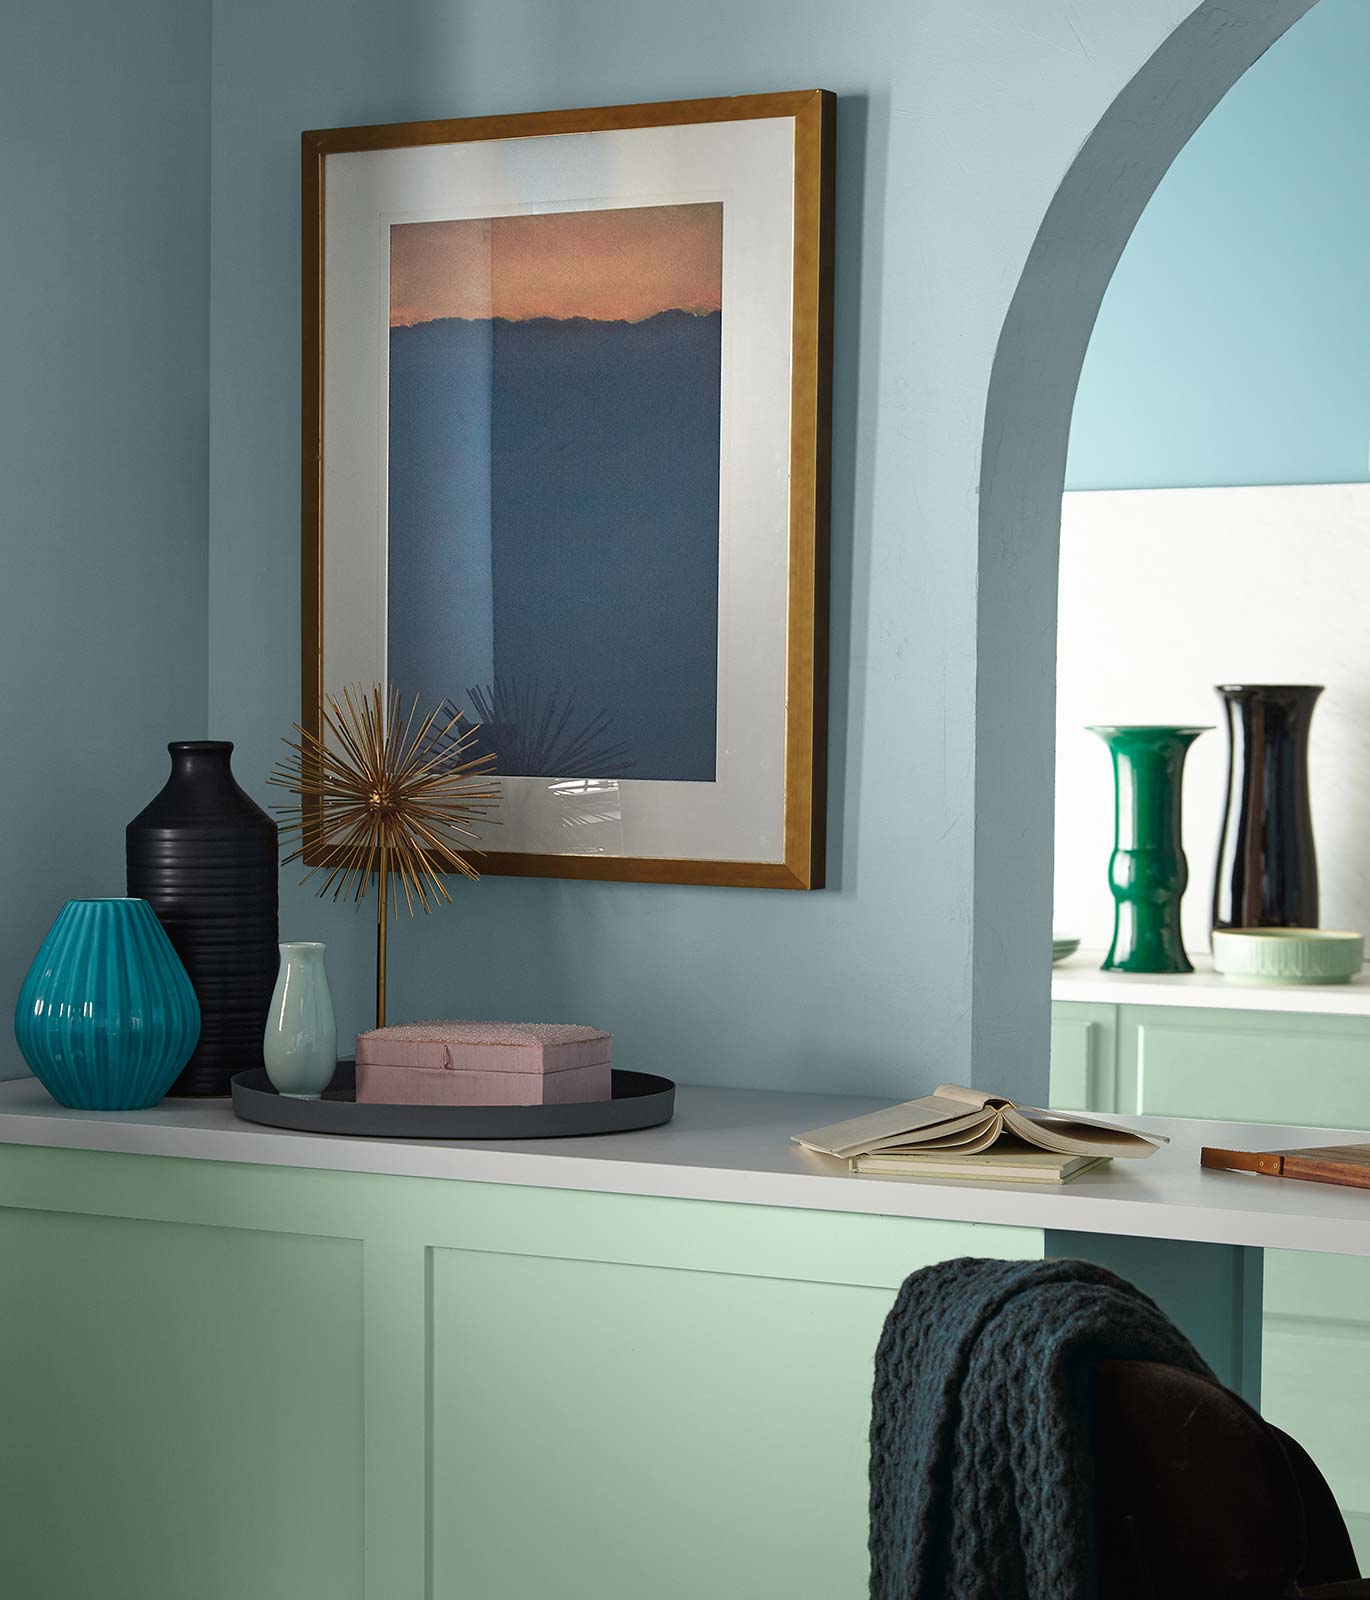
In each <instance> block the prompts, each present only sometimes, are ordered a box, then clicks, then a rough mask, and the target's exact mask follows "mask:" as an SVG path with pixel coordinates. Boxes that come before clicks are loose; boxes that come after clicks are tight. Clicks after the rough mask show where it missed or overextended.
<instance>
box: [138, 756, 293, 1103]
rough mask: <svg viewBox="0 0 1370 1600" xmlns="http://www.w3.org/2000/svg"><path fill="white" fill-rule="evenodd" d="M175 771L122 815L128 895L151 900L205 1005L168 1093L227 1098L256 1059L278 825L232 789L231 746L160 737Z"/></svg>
mask: <svg viewBox="0 0 1370 1600" xmlns="http://www.w3.org/2000/svg"><path fill="white" fill-rule="evenodd" d="M167 749H168V750H170V752H171V776H170V778H168V780H167V784H166V787H165V788H164V789H163V790H162V792H161V793H160V794H159V795H158V796H157V798H156V799H155V800H154V801H153V802H152V803H151V805H149V806H148V807H147V809H146V810H144V811H140V812H139V813H138V815H137V816H136V817H135V818H134V819H133V821H132V822H130V823H129V825H128V829H127V834H126V840H127V853H128V892H129V894H130V895H135V896H137V897H139V898H140V899H143V900H150V901H151V902H152V908H153V910H154V911H156V913H157V915H158V917H159V918H160V920H161V923H162V926H163V927H164V928H165V929H166V931H167V933H168V934H169V935H170V936H171V942H172V944H173V945H175V947H176V952H177V954H178V955H179V956H180V958H181V960H182V961H183V962H184V963H185V969H186V971H187V972H188V973H189V974H190V981H191V983H192V984H194V986H195V994H196V997H197V998H198V1000H199V1002H200V1017H201V1027H200V1042H199V1044H198V1045H196V1047H195V1053H194V1054H193V1055H192V1056H191V1058H190V1060H189V1061H188V1062H187V1063H186V1067H185V1070H184V1071H183V1072H182V1073H181V1075H180V1077H179V1078H177V1079H176V1081H175V1083H174V1084H172V1086H171V1088H170V1090H169V1091H168V1092H169V1093H170V1094H178V1095H225V1094H227V1093H228V1092H229V1085H228V1080H229V1079H230V1078H231V1077H232V1075H233V1074H234V1073H235V1072H242V1071H243V1070H244V1069H245V1068H248V1067H260V1066H261V1064H262V1037H263V1034H264V1033H265V1031H266V1014H267V1010H268V1008H269V1006H270V1004H271V991H272V989H273V988H274V986H275V982H276V971H277V967H278V965H279V958H278V952H277V947H276V907H277V866H276V824H275V823H274V822H273V821H272V820H271V818H270V817H268V816H267V814H266V812H264V811H263V810H262V809H261V807H260V806H258V805H256V804H255V803H254V802H253V800H252V799H251V798H250V797H249V796H248V795H246V794H244V793H243V791H242V790H241V789H240V788H239V787H238V785H237V784H236V783H235V782H234V780H233V773H232V771H231V770H230V767H229V757H230V756H231V755H232V753H233V746H232V745H231V744H228V743H225V742H222V741H219V740H214V739H188V740H183V741H180V742H178V743H176V744H171V745H168V746H167Z"/></svg>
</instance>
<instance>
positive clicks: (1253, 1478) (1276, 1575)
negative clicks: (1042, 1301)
mask: <svg viewBox="0 0 1370 1600" xmlns="http://www.w3.org/2000/svg"><path fill="white" fill-rule="evenodd" d="M1095 1398H1096V1407H1095V1418H1096V1421H1095V1440H1094V1449H1095V1461H1096V1470H1097V1474H1098V1514H1099V1578H1100V1584H1099V1592H1100V1595H1101V1597H1102V1600H1292V1597H1297V1596H1306V1597H1316V1600H1353V1597H1354V1600H1370V1581H1368V1580H1364V1579H1361V1578H1360V1576H1359V1570H1358V1568H1357V1566H1356V1558H1355V1554H1354V1552H1353V1551H1352V1548H1351V1540H1350V1538H1349V1537H1348V1535H1347V1532H1346V1524H1345V1523H1344V1522H1343V1521H1342V1517H1341V1512H1340V1511H1338V1509H1337V1503H1336V1501H1335V1500H1334V1499H1333V1498H1332V1491H1331V1490H1330V1489H1329V1488H1328V1487H1327V1483H1326V1481H1325V1480H1324V1478H1323V1476H1322V1474H1321V1473H1320V1472H1319V1471H1318V1469H1317V1467H1315V1466H1314V1465H1313V1462H1312V1461H1311V1460H1310V1459H1309V1457H1308V1455H1307V1453H1306V1452H1305V1451H1304V1450H1303V1449H1302V1448H1301V1447H1300V1446H1299V1445H1298V1444H1296V1443H1295V1441H1294V1440H1293V1439H1291V1438H1290V1437H1289V1436H1288V1435H1287V1434H1285V1433H1281V1431H1280V1430H1279V1429H1278V1428H1275V1427H1272V1426H1271V1425H1270V1424H1269V1423H1267V1422H1265V1421H1263V1420H1262V1418H1261V1417H1260V1416H1258V1415H1257V1414H1256V1412H1254V1411H1253V1410H1252V1409H1251V1407H1250V1406H1248V1405H1247V1404H1246V1403H1245V1402H1244V1401H1243V1400H1240V1399H1239V1398H1238V1397H1237V1396H1236V1395H1234V1394H1232V1393H1231V1392H1230V1391H1228V1390H1227V1389H1223V1388H1220V1387H1219V1386H1218V1385H1217V1384H1214V1383H1210V1382H1208V1381H1207V1380H1206V1379H1203V1378H1199V1377H1196V1376H1195V1375H1194V1374H1193V1373H1189V1372H1182V1371H1180V1370H1179V1369H1178V1368H1175V1367H1167V1366H1159V1365H1157V1364H1155V1363H1153V1362H1146V1361H1106V1362H1103V1363H1101V1364H1100V1366H1099V1368H1098V1373H1097V1378H1096V1389H1095Z"/></svg>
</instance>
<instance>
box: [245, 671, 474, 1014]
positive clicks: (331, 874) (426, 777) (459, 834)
mask: <svg viewBox="0 0 1370 1600" xmlns="http://www.w3.org/2000/svg"><path fill="white" fill-rule="evenodd" d="M464 722H465V717H464V713H462V712H461V711H457V710H455V709H454V708H453V706H452V705H451V703H450V702H448V701H444V702H443V703H442V704H441V705H440V706H438V707H437V708H436V709H435V710H433V711H430V712H429V713H428V715H427V716H425V717H420V716H419V711H418V703H417V702H415V703H414V704H413V705H411V707H410V709H409V712H408V715H407V716H406V715H405V714H404V712H403V707H402V703H401V700H400V693H399V690H398V689H394V688H391V689H390V690H388V691H387V690H386V689H384V688H383V687H382V686H381V685H380V684H378V683H377V684H373V685H372V686H371V687H370V688H360V687H358V688H349V689H344V690H343V692H342V698H341V699H340V700H339V699H338V698H336V697H335V696H333V695H327V696H325V699H324V706H323V712H322V718H321V724H320V726H319V727H318V728H317V729H311V728H303V727H301V726H300V724H299V723H296V724H295V732H296V733H297V734H298V735H299V737H298V739H286V740H285V741H284V743H285V744H286V746H287V747H288V748H289V750H290V752H291V753H290V755H289V756H287V757H285V758H284V759H283V760H282V761H281V762H279V763H278V764H277V766H276V768H275V769H274V771H273V772H272V774H271V778H270V780H269V781H270V782H271V783H273V784H275V785H276V786H277V787H278V788H281V789H285V790H287V791H288V792H289V793H290V794H291V795H292V796H294V799H293V801H292V802H291V803H290V804H289V805H283V806H277V807H276V808H275V809H276V810H277V812H278V813H280V814H281V816H282V818H283V820H282V825H281V832H282V834H283V835H284V836H285V840H286V844H287V846H288V847H290V848H289V853H288V854H287V855H286V857H285V863H289V862H291V861H298V860H303V861H304V863H305V865H306V866H307V867H308V868H309V871H308V872H307V873H306V874H305V877H304V881H305V882H306V883H307V882H308V881H309V880H310V878H312V877H314V876H315V875H316V874H317V873H320V872H322V873H323V874H324V879H323V882H322V884H320V886H319V890H318V892H319V893H320V894H321V895H324V894H328V893H329V891H330V890H331V891H332V897H333V899H334V900H338V899H342V898H349V899H351V900H352V901H353V903H354V904H355V905H360V904H361V902H362V901H363V899H365V897H366V891H367V889H368V888H369V887H370V884H371V879H372V876H373V875H374V877H375V879H376V1026H377V1027H378V1028H383V1027H384V1026H385V1009H386V1008H385V976H386V975H385V957H386V942H387V933H388V931H389V918H390V896H391V894H392V893H393V892H394V888H393V885H392V883H391V877H392V875H393V876H396V877H397V878H398V881H399V884H400V886H401V887H402V888H403V890H404V901H405V905H406V906H407V907H408V910H409V914H410V916H413V914H414V908H415V905H418V906H421V907H422V908H423V910H424V911H425V912H427V911H431V910H432V909H433V907H434V905H436V904H437V903H438V902H439V901H440V900H447V901H450V900H451V898H452V896H451V895H450V894H449V893H448V890H447V885H446V883H445V882H444V881H443V875H444V874H445V873H452V872H459V873H461V874H462V875H463V876H464V877H467V878H477V877H479V876H480V874H479V873H478V872H477V871H476V869H475V868H474V867H473V866H472V865H471V863H470V862H469V861H468V860H467V854H470V853H476V854H479V847H478V846H477V845H476V843H475V839H476V833H475V829H474V827H473V826H472V824H473V823H474V822H475V821H476V820H477V819H479V818H481V817H484V816H485V815H487V813H488V812H489V811H490V810H491V808H492V807H493V806H494V805H495V804H496V803H497V802H498V800H499V788H498V786H497V785H496V784H494V783H493V782H492V781H491V780H490V768H491V767H492V766H493V764H494V761H495V754H494V752H493V751H491V750H487V751H485V752H484V753H483V754H481V755H474V756H473V755H471V754H469V751H470V747H471V743H472V741H473V739H474V738H475V735H476V726H478V724H477V725H475V726H473V725H470V724H466V725H465V726H462V724H463V723H464ZM463 852H465V853H463Z"/></svg>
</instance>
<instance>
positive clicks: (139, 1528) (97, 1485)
mask: <svg viewBox="0 0 1370 1600" xmlns="http://www.w3.org/2000/svg"><path fill="white" fill-rule="evenodd" d="M168 1165H170V1164H168ZM0 1274H2V1276H3V1284H4V1315H3V1317H0V1418H3V1423H2V1424H0V1548H2V1550H3V1553H2V1554H0V1572H3V1580H4V1582H3V1587H4V1590H5V1593H6V1594H9V1595H13V1596H15V1597H16V1600H18V1597H19V1596H22V1597H23V1600H76V1597H78V1596H79V1597H83V1600H84V1597H87V1596H89V1597H92V1600H94V1597H96V1596H98V1597H99V1600H188V1597H191V1596H193V1597H194V1600H248V1597H249V1596H250V1597H251V1600H352V1597H356V1600H359V1597H360V1596H361V1592H362V1537H361V1515H362V1368H361V1356H362V1339H361V1252H360V1247H359V1246H358V1245H357V1244H356V1243H355V1242H354V1241H352V1240H346V1239H319V1238H307V1237H303V1236H301V1235H298V1234H285V1233H282V1234H275V1233H260V1232H256V1231H252V1230H248V1229H236V1228H220V1227H212V1226H199V1225H196V1226H190V1225H185V1224H179V1223H163V1222H148V1221H143V1220H135V1219H132V1218H121V1217H93V1216H85V1215H82V1214H80V1213H75V1212H69V1213H61V1214H57V1213H53V1212H42V1211H19V1210H0Z"/></svg>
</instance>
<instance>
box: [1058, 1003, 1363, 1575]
mask: <svg viewBox="0 0 1370 1600" xmlns="http://www.w3.org/2000/svg"><path fill="white" fill-rule="evenodd" d="M1051 1087H1052V1103H1053V1105H1059V1106H1062V1107H1066V1108H1071V1109H1077V1110H1090V1109H1093V1110H1098V1111H1117V1112H1126V1113H1134V1114H1138V1115H1146V1114H1150V1115H1153V1116H1166V1117H1200V1118H1214V1119H1218V1120H1232V1121H1244V1122H1273V1123H1305V1124H1313V1125H1321V1126H1326V1127H1332V1128H1337V1127H1342V1128H1370V1018H1364V1019H1362V1018H1359V1017H1328V1016H1318V1015H1312V1014H1291V1013H1285V1012H1266V1011H1227V1010H1219V1009H1206V1008H1203V1007H1198V1006H1138V1005H1118V1006H1108V1005H1099V1004H1082V1003H1077V1002H1058V1003H1057V1004H1056V1005H1054V1006H1053V1007H1052V1035H1051ZM1253 1181H1256V1180H1253ZM1261 1409H1262V1411H1263V1412H1264V1413H1265V1415H1266V1416H1267V1417H1269V1418H1270V1420H1271V1421H1272V1422H1274V1423H1276V1424H1277V1425H1278V1426H1279V1427H1282V1428H1284V1429H1286V1430H1287V1431H1288V1432H1289V1433H1291V1434H1293V1435H1294V1436H1295V1437H1296V1438H1297V1439H1298V1440H1299V1441H1300V1442H1301V1443H1302V1444H1304V1445H1305V1446H1306V1447H1307V1448H1308V1450H1309V1451H1310V1452H1311V1454H1312V1455H1313V1457H1314V1459H1315V1460H1316V1461H1317V1462H1318V1465H1319V1466H1320V1467H1321V1468H1322V1470H1323V1472H1324V1473H1325V1474H1326V1475H1327V1478H1328V1480H1329V1482H1330V1483H1331V1484H1332V1487H1333V1489H1334V1490H1335V1491H1336V1494H1337V1498H1338V1500H1339V1501H1340V1503H1341V1506H1342V1510H1343V1513H1344V1514H1345V1516H1346V1519H1347V1523H1348V1525H1349V1526H1350V1527H1351V1530H1352V1536H1353V1537H1354V1538H1355V1540H1356V1544H1357V1550H1358V1553H1359V1556H1360V1562H1361V1567H1362V1570H1364V1571H1370V1458H1367V1454H1366V1451H1365V1447H1364V1440H1365V1428H1366V1425H1367V1422H1370V1261H1366V1260H1360V1259H1351V1258H1348V1257H1343V1256H1320V1255H1310V1254H1300V1253H1297V1252H1293V1251H1282V1250H1268V1251H1267V1252H1266V1255H1265V1290H1264V1318H1263V1328H1262V1368H1261Z"/></svg>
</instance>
